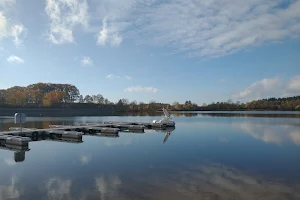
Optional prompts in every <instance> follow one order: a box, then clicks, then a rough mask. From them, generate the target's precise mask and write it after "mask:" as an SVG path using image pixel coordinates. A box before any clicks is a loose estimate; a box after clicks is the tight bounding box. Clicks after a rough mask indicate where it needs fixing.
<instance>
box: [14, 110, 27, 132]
mask: <svg viewBox="0 0 300 200" xmlns="http://www.w3.org/2000/svg"><path fill="white" fill-rule="evenodd" d="M25 122H26V115H25V114H24V113H16V114H15V124H20V129H21V133H22V124H23V123H25Z"/></svg>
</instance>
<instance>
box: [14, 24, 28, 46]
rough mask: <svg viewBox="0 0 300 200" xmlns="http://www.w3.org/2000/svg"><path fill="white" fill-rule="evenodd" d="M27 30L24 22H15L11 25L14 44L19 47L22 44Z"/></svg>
mask: <svg viewBox="0 0 300 200" xmlns="http://www.w3.org/2000/svg"><path fill="white" fill-rule="evenodd" d="M26 32H27V30H26V29H25V27H24V25H23V24H15V25H13V26H12V27H11V36H12V37H13V42H14V44H15V45H16V46H17V47H18V46H20V45H21V44H22V42H23V38H24V37H25V36H26Z"/></svg>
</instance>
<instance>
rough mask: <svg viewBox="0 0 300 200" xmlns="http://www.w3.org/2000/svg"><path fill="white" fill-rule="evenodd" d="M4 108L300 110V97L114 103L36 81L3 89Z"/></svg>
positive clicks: (1, 103)
mask: <svg viewBox="0 0 300 200" xmlns="http://www.w3.org/2000/svg"><path fill="white" fill-rule="evenodd" d="M0 107H29V108H35V107H39V108H40V107H48V108H54V107H55V108H57V107H59V108H103V107H106V108H107V107H109V108H111V109H113V110H115V111H121V112H144V111H147V112H149V111H157V110H161V109H162V108H163V107H164V108H166V109H167V110H173V111H222V110H224V111H226V110H300V96H294V97H286V98H268V99H261V100H255V101H250V102H247V103H240V102H235V103H234V102H232V101H231V100H228V101H227V102H217V103H215V102H212V103H211V104H202V106H199V105H198V104H196V103H193V102H191V101H190V100H188V101H185V102H184V103H182V104H181V103H179V102H174V103H172V104H165V103H157V102H155V101H150V102H149V103H144V102H139V103H137V101H132V102H130V101H129V100H128V99H125V98H122V99H120V100H119V101H118V102H115V103H114V102H111V101H109V100H108V99H107V98H105V97H104V96H102V95H101V94H97V95H85V96H83V95H81V94H80V92H79V90H78V88H77V87H76V86H74V85H71V84H53V83H36V84H31V85H28V86H27V87H20V86H14V87H11V88H8V89H6V90H0Z"/></svg>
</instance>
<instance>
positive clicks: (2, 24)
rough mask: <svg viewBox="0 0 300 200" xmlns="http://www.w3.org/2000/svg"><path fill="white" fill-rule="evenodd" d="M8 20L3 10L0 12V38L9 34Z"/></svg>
mask: <svg viewBox="0 0 300 200" xmlns="http://www.w3.org/2000/svg"><path fill="white" fill-rule="evenodd" d="M6 26H7V20H6V17H5V16H4V14H3V13H2V12H0V39H1V38H3V37H6V36H7V28H6Z"/></svg>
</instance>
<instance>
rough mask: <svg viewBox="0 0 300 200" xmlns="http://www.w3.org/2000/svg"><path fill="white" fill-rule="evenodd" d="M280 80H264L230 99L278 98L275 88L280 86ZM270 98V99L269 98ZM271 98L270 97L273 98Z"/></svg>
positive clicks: (277, 78)
mask: <svg viewBox="0 0 300 200" xmlns="http://www.w3.org/2000/svg"><path fill="white" fill-rule="evenodd" d="M280 83H281V79H280V78H279V77H274V78H264V79H262V80H260V81H256V82H254V83H252V84H251V85H250V86H248V87H247V88H245V89H244V90H243V91H241V92H239V93H237V94H234V95H232V98H236V99H258V98H265V97H269V96H270V95H271V96H272V95H273V96H278V94H277V95H276V93H278V90H276V89H277V87H278V86H279V85H280ZM271 96H270V97H271ZM273 96H272V97H273Z"/></svg>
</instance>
